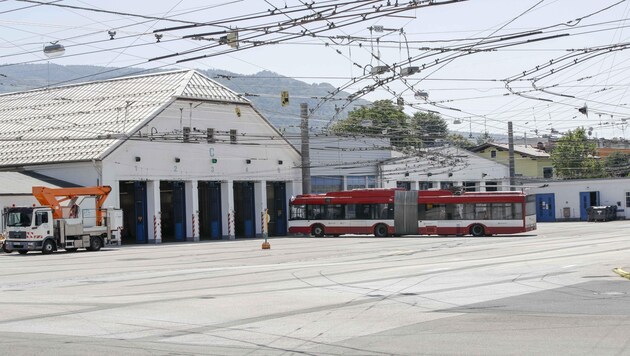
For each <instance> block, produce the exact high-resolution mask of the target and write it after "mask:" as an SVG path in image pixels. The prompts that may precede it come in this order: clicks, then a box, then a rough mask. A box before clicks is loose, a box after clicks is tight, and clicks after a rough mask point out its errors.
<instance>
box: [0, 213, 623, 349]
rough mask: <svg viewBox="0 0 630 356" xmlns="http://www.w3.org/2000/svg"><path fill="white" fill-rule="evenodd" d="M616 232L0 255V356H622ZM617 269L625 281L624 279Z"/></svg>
mask: <svg viewBox="0 0 630 356" xmlns="http://www.w3.org/2000/svg"><path fill="white" fill-rule="evenodd" d="M629 230H630V221H614V222H606V223H586V222H575V223H553V224H539V225H538V230H536V231H534V232H532V233H527V234H520V235H512V236H494V237H484V238H471V237H401V238H374V237H346V236H344V237H339V238H275V239H270V243H271V250H262V249H261V243H262V240H237V241H219V242H207V243H190V244H164V245H157V246H146V245H145V246H128V247H127V246H125V247H121V248H108V249H104V250H102V251H100V252H76V253H64V252H60V253H55V254H52V255H45V256H44V255H41V254H39V253H29V254H28V255H25V256H22V255H18V254H16V253H12V254H0V276H1V277H0V292H1V296H2V311H1V312H0V332H1V333H2V337H1V338H0V344H1V345H0V346H1V347H2V350H3V353H4V354H11V355H26V354H28V355H32V354H63V355H86V354H113V353H116V354H118V353H123V352H124V353H125V354H129V355H149V354H150V355H173V354H175V355H180V354H185V355H193V354H194V355H196V354H208V355H298V354H299V355H304V354H306V355H342V354H343V355H345V354H348V355H419V354H427V355H461V354H466V355H511V354H514V355H517V354H552V353H553V354H572V355H576V354H577V355H580V354H583V355H593V354H596V355H620V354H630V335H629V334H628V333H627V330H628V327H629V326H630V303H628V301H629V299H628V298H629V294H630V281H629V280H627V279H624V278H621V277H620V276H619V275H617V274H615V273H614V272H613V271H612V269H613V268H615V267H629V266H630V254H629V252H630V243H629V242H630V241H629V240H630V237H629V235H628V233H627V232H628V231H629ZM626 270H630V269H628V268H627V269H626Z"/></svg>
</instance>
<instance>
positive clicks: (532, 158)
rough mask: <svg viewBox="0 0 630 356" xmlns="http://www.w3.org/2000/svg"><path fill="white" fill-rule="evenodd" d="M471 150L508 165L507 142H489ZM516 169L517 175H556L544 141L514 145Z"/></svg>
mask: <svg viewBox="0 0 630 356" xmlns="http://www.w3.org/2000/svg"><path fill="white" fill-rule="evenodd" d="M471 151H472V152H475V153H477V154H479V155H480V156H482V157H485V158H487V159H490V160H493V161H495V162H497V163H500V164H503V165H505V166H507V165H508V162H509V148H508V145H507V144H503V143H493V142H487V143H484V144H483V145H480V146H477V147H473V148H471ZM514 170H515V173H516V176H522V177H534V178H553V177H555V173H554V170H553V164H552V163H551V156H550V155H549V153H547V152H546V151H545V146H544V144H542V143H539V144H537V145H536V146H531V145H514Z"/></svg>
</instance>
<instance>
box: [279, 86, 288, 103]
mask: <svg viewBox="0 0 630 356" xmlns="http://www.w3.org/2000/svg"><path fill="white" fill-rule="evenodd" d="M280 103H281V104H282V106H287V105H289V92H288V91H286V90H284V91H282V92H281V93H280Z"/></svg>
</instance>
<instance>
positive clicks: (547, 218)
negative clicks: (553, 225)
mask: <svg viewBox="0 0 630 356" xmlns="http://www.w3.org/2000/svg"><path fill="white" fill-rule="evenodd" d="M536 221H537V222H553V221H556V198H555V195H554V194H553V193H551V194H536Z"/></svg>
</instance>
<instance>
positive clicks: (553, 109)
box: [0, 0, 630, 139]
mask: <svg viewBox="0 0 630 356" xmlns="http://www.w3.org/2000/svg"><path fill="white" fill-rule="evenodd" d="M46 3H48V4H46ZM395 3H396V1H395V0H390V1H389V2H388V1H387V0H384V1H377V0H373V1H372V0H369V1H368V0H363V1H343V0H340V1H330V0H320V1H314V0H310V1H309V2H306V1H294V0H205V1H196V0H168V1H166V0H162V1H159V0H154V1H146V0H134V1H118V0H111V1H107V2H102V1H95V0H86V1H80V0H58V1H55V0H44V1H14V0H5V1H0V26H1V27H2V29H1V30H0V73H1V71H2V67H3V66H5V67H6V66H10V65H15V64H20V63H46V62H50V63H55V64H61V65H67V64H89V65H98V66H108V67H136V68H146V69H149V68H162V69H164V68H192V69H223V70H227V71H231V72H235V73H240V74H253V73H257V72H260V71H271V72H275V73H278V74H280V75H282V76H287V77H294V78H296V79H299V80H302V81H305V82H307V83H321V82H328V83H331V84H332V85H333V86H335V87H338V88H340V89H343V90H344V91H346V92H349V93H351V94H354V97H357V98H359V97H360V98H363V99H367V100H372V101H373V100H380V99H389V100H394V101H397V100H402V101H403V102H404V103H405V110H406V111H407V112H408V113H410V114H411V113H413V112H416V111H423V112H426V111H431V112H436V113H438V114H440V115H441V116H442V117H443V118H445V119H446V121H447V122H448V123H449V128H450V129H451V130H457V131H461V132H469V131H472V132H483V131H488V132H490V133H491V134H492V133H495V134H506V132H507V122H508V121H512V122H513V124H514V130H515V134H516V135H517V136H525V135H527V136H529V137H531V136H535V135H544V134H546V135H555V136H559V135H561V134H562V133H565V132H567V131H568V130H574V129H575V128H577V127H580V126H582V127H585V128H586V129H587V130H588V131H590V135H591V136H592V137H606V138H613V137H618V138H625V139H628V138H630V130H627V129H628V127H627V122H630V107H629V105H628V101H629V100H630V99H629V98H628V97H629V96H628V88H629V85H630V72H629V71H628V70H627V67H628V65H629V63H630V62H629V59H630V56H629V55H630V51H628V49H630V41H629V39H628V34H629V32H628V31H629V30H628V26H630V22H628V16H629V12H630V0H626V1H624V0H598V1H593V0H466V1H448V0H434V1H432V2H429V1H417V2H416V4H415V6H409V3H410V2H409V1H400V4H399V5H398V6H394V5H395ZM334 5H337V7H336V8H335V7H334ZM134 15H138V16H134ZM315 20H317V21H315ZM191 24H205V25H203V26H201V25H195V26H194V27H192V26H191ZM180 26H187V27H189V28H180V29H176V28H175V27H180ZM156 30H159V31H158V32H154V31H156ZM230 31H236V32H237V33H238V35H239V40H240V41H239V44H240V47H239V49H238V50H236V49H234V48H232V47H230V46H228V45H227V44H222V43H220V42H219V39H220V37H221V36H225V35H226V32H230ZM110 32H112V34H110ZM113 32H115V34H113ZM156 33H157V34H159V35H161V36H162V37H161V38H160V41H159V42H157V38H156V36H155V35H156ZM110 38H113V39H110ZM50 43H59V44H62V45H63V46H64V47H65V50H66V51H65V53H64V54H63V55H62V56H59V57H56V58H49V57H48V56H46V55H45V54H44V53H43V48H44V46H45V45H47V44H50ZM189 51H190V52H189ZM199 56H205V57H204V58H199V59H195V60H189V59H192V58H194V57H199ZM182 60H186V61H183V62H182ZM379 68H380V69H382V73H381V71H379ZM401 68H412V69H411V71H412V73H411V74H410V75H404V76H402V75H400V73H401V72H400V70H401ZM377 73H378V74H377ZM626 73H628V74H626ZM281 90H282V88H278V91H279V92H280V91H281ZM418 92H419V93H420V94H422V95H417V94H416V93H418ZM425 94H426V95H425ZM331 98H333V96H332V94H331V96H330V97H329V99H331ZM297 99H298V100H299V98H297ZM324 99H325V98H322V100H324ZM340 105H346V104H345V103H343V102H342V104H340ZM347 105H352V103H350V102H348V103H347ZM350 107H351V106H350ZM580 108H586V110H582V111H585V112H586V113H587V114H586V115H585V114H583V113H581V112H580V111H579V110H578V109H580ZM313 115H314V116H317V112H315V113H313ZM320 119H323V120H327V119H328V118H320ZM627 119H629V120H627Z"/></svg>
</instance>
